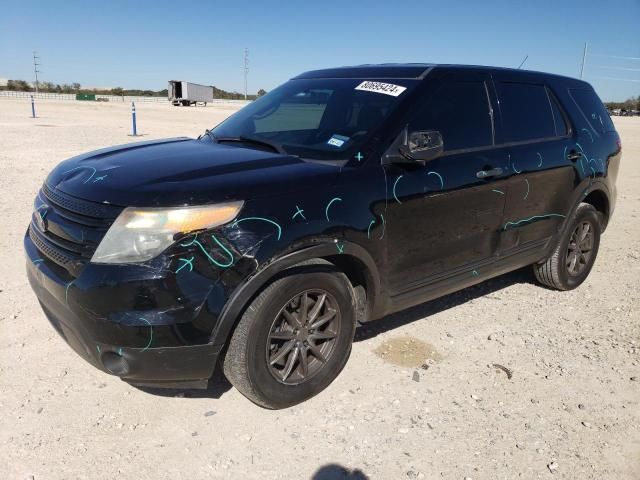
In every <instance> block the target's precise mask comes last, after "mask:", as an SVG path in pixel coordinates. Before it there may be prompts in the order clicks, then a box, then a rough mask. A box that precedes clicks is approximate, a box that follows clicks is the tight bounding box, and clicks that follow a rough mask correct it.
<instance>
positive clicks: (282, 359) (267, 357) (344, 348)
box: [223, 266, 356, 409]
mask: <svg viewBox="0 0 640 480" xmlns="http://www.w3.org/2000/svg"><path fill="white" fill-rule="evenodd" d="M294 272H295V273H291V274H290V275H288V276H286V277H284V278H280V279H279V280H276V281H275V282H273V283H272V284H271V285H269V286H268V287H267V288H265V289H264V290H263V291H262V292H261V293H260V294H259V295H258V296H257V297H256V298H255V299H254V300H253V301H252V302H251V303H250V305H249V306H248V307H247V309H246V310H245V312H244V314H243V315H242V317H241V319H240V321H239V322H238V325H237V326H236V328H235V330H234V332H233V334H232V336H231V339H230V341H229V345H228V349H227V352H226V355H225V357H224V360H223V370H224V374H225V376H226V377H227V379H228V380H229V381H230V382H231V383H232V384H233V386H235V387H236V388H237V389H238V390H239V391H240V392H241V393H242V394H243V395H244V396H245V397H247V398H248V399H249V400H251V401H252V402H254V403H256V404H257V405H260V406H262V407H265V408H269V409H280V408H286V407H290V406H293V405H296V404H298V403H300V402H303V401H305V400H307V399H309V398H311V397H313V396H314V395H316V394H318V393H319V392H321V391H322V390H324V389H325V388H326V387H327V386H328V385H329V384H330V383H331V382H332V381H333V380H334V379H335V378H336V377H337V376H338V374H339V373H340V372H341V371H342V369H343V368H344V366H345V364H346V363H347V360H348V358H349V354H350V353H351V344H352V342H353V335H354V333H355V326H356V314H355V300H354V294H353V289H352V286H351V283H350V282H349V280H348V279H347V277H346V276H345V275H344V274H342V273H340V272H336V271H333V270H330V269H328V268H327V267H324V266H322V267H318V266H310V267H307V268H305V269H303V270H300V269H296V270H294ZM305 295H306V298H307V300H306V302H307V303H306V304H307V308H306V311H307V312H309V315H308V317H309V318H308V319H307V323H306V325H302V324H301V323H300V315H301V312H302V311H303V310H304V309H303V307H302V302H303V301H304V297H305ZM323 295H324V300H322V301H321V299H322V297H323ZM318 302H320V303H318ZM318 305H320V306H319V307H318V308H319V311H318V312H315V313H316V314H315V317H313V314H314V307H316V306H318ZM296 308H297V309H296ZM333 310H335V315H333V314H332V313H331V312H332V311H333ZM327 319H328V320H327ZM322 322H323V323H322ZM303 323H304V322H303ZM321 323H322V324H321ZM324 337H326V338H324ZM329 337H331V338H329ZM287 349H288V350H287ZM287 352H288V353H287ZM292 357H293V360H292V359H291V358H292ZM303 357H304V358H303ZM321 359H324V360H325V361H324V362H322V361H321ZM303 360H305V361H303Z"/></svg>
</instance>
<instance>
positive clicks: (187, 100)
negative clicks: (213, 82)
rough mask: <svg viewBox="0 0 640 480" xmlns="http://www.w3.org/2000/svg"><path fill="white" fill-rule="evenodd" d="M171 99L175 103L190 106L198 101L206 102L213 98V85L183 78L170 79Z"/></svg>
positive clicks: (169, 91) (169, 90)
mask: <svg viewBox="0 0 640 480" xmlns="http://www.w3.org/2000/svg"><path fill="white" fill-rule="evenodd" d="M167 90H168V93H169V101H170V102H171V103H172V104H173V105H176V106H178V105H182V106H184V107H188V106H189V105H195V104H196V103H198V102H200V103H204V104H205V106H206V105H207V102H211V101H212V100H213V87H208V86H206V85H198V84H197V83H190V82H184V81H182V80H169V87H168V88H167Z"/></svg>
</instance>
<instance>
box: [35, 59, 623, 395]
mask: <svg viewBox="0 0 640 480" xmlns="http://www.w3.org/2000/svg"><path fill="white" fill-rule="evenodd" d="M620 152H621V145H620V139H619V136H618V134H617V133H616V131H615V129H614V126H613V124H612V122H611V120H610V118H609V115H608V114H607V111H606V110H605V108H604V106H603V104H602V102H601V101H600V100H599V98H598V96H597V95H596V93H595V92H594V90H593V88H592V87H591V86H590V85H589V84H587V83H585V82H582V81H579V80H574V79H570V78H565V77H560V76H556V75H549V74H543V73H536V72H528V71H521V70H509V69H500V68H491V67H476V66H459V65H428V64H405V65H366V66H358V67H345V68H336V69H328V70H319V71H312V72H307V73H304V74H302V75H300V76H298V77H296V78H294V79H292V80H290V81H289V82H287V83H285V84H284V85H282V86H281V87H279V88H277V89H275V90H273V91H272V92H270V93H269V94H267V95H265V96H263V97H262V98H260V99H258V100H256V101H255V102H253V103H251V104H250V105H248V106H247V107H245V108H243V109H242V110H240V111H239V112H237V113H236V114H234V115H233V116H231V117H230V118H228V119H227V120H225V121H224V122H222V123H221V124H220V125H218V126H217V127H215V128H214V129H213V130H207V131H206V132H205V133H204V134H202V136H200V137H199V138H197V139H189V138H176V139H168V140H160V141H148V142H142V143H134V144H129V145H123V146H119V147H113V148H106V149H103V150H98V151H96V152H91V153H88V154H85V155H80V156H77V157H74V158H71V159H69V160H66V161H64V162H62V163H61V164H60V165H59V166H57V167H56V168H55V169H54V170H53V172H51V174H50V175H49V176H48V178H47V179H46V181H45V183H44V185H43V186H42V189H41V191H40V193H39V194H38V196H37V199H36V201H35V208H34V213H33V218H32V220H31V224H30V226H29V229H28V232H27V234H26V236H25V239H24V246H25V249H26V253H27V257H28V264H27V270H28V277H29V280H30V283H31V286H32V287H33V289H34V291H35V292H36V295H37V297H38V299H39V301H40V303H41V305H42V308H43V310H44V312H45V313H46V315H47V317H48V318H49V320H50V321H51V323H52V324H53V326H54V327H55V328H56V330H57V331H58V332H59V333H60V335H61V336H62V337H63V338H64V339H65V340H66V341H67V342H68V343H69V345H70V346H71V347H72V348H73V349H74V350H75V351H76V352H77V353H78V354H80V355H81V356H82V357H83V358H85V359H86V360H87V361H88V362H90V363H91V364H93V365H94V366H96V367H97V368H99V369H101V370H104V371H106V372H108V373H111V374H113V375H117V376H119V377H120V378H122V379H123V380H125V381H127V382H129V383H131V384H134V385H145V386H150V385H152V386H172V387H175V386H178V385H181V386H184V387H197V386H205V385H206V383H207V381H208V379H209V378H210V377H211V375H212V373H213V372H214V368H215V366H216V363H217V361H218V360H220V363H221V365H222V368H223V370H224V373H225V375H226V376H227V378H228V379H229V380H230V381H231V382H232V383H233V385H235V386H236V387H237V388H238V389H239V390H240V391H241V392H242V393H243V394H244V395H246V396H247V397H248V398H249V399H251V400H252V401H254V402H255V403H257V404H259V405H262V406H264V407H268V408H283V407H287V406H290V405H293V404H296V403H298V402H301V401H303V400H305V399H308V398H309V397H311V396H313V395H315V394H316V393H318V392H320V391H321V390H322V389H323V388H325V387H326V386H327V385H328V384H329V383H330V382H331V381H332V380H333V379H334V378H335V377H336V376H337V375H338V373H339V372H340V370H341V369H342V368H343V367H344V365H345V363H346V361H347V358H348V357H349V353H350V350H351V343H352V339H353V335H354V330H355V328H356V325H357V324H358V323H362V322H368V321H370V320H373V319H376V318H380V317H382V316H384V315H386V314H389V313H390V312H394V311H397V310H400V309H404V308H407V307H409V306H412V305H415V304H418V303H421V302H425V301H427V300H430V299H433V298H435V297H438V296H441V295H444V294H447V293H449V292H453V291H455V290H459V289H461V288H465V287H468V286H469V285H473V284H476V283H479V282H482V281H483V280H486V279H488V278H491V277H494V276H496V275H500V274H502V273H505V272H508V271H510V270H514V269H517V268H520V267H523V266H525V265H533V271H534V273H535V275H536V277H537V279H538V280H539V281H540V282H541V283H542V284H544V285H546V286H549V287H553V288H557V289H561V290H568V289H572V288H575V287H577V286H578V285H580V284H581V283H582V282H583V281H584V280H585V278H586V277H587V275H588V274H589V271H590V270H591V267H592V266H593V263H594V261H595V258H596V254H597V252H598V244H599V241H600V234H601V232H602V231H603V230H604V229H605V227H606V225H607V222H608V221H609V218H610V216H611V213H612V211H613V209H614V204H615V198H616V187H615V180H616V176H617V173H618V167H619V163H620Z"/></svg>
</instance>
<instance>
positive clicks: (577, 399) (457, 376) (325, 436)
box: [0, 100, 640, 480]
mask: <svg viewBox="0 0 640 480" xmlns="http://www.w3.org/2000/svg"><path fill="white" fill-rule="evenodd" d="M137 107H138V130H139V131H140V132H141V133H143V134H144V136H143V137H142V139H152V138H159V137H165V136H179V135H188V136H196V135H197V134H198V133H200V132H202V131H203V130H204V128H205V127H210V126H213V125H214V124H216V123H217V122H218V121H219V120H221V119H222V118H224V117H225V116H226V115H228V114H229V113H231V112H232V111H233V108H232V107H228V108H227V109H225V108H220V107H211V106H209V107H207V108H202V107H201V108H194V107H192V108H175V107H170V106H168V105H151V104H139V105H137ZM38 114H39V118H37V119H31V118H29V116H30V107H29V104H28V103H27V102H16V101H8V100H0V165H1V166H2V170H1V171H2V175H1V176H0V187H1V188H0V209H1V215H0V231H2V232H3V235H2V236H1V237H0V246H1V249H2V252H3V253H2V262H1V264H0V409H1V411H2V414H1V415H0V472H1V473H0V477H1V478H7V479H28V478H35V479H36V480H38V479H73V478H86V479H114V478H117V479H130V478H131V479H133V478H136V479H159V478H171V479H182V478H184V479H200V478H267V479H270V478H282V479H291V478H304V479H309V478H314V479H316V480H322V479H325V480H326V479H334V478H351V479H362V478H371V479H378V478H383V479H404V478H408V479H417V478H424V479H434V478H446V479H460V480H462V479H463V478H465V477H469V478H472V479H473V480H477V479H513V478H526V479H529V478H565V479H578V478H579V479H605V478H606V479H618V480H621V479H638V478H640V366H639V365H638V363H639V362H640V218H639V217H640V119H639V118H616V120H615V122H616V125H617V127H618V129H619V131H620V133H621V135H622V139H623V142H622V143H623V163H622V167H621V171H620V176H619V178H618V185H619V196H618V206H617V210H616V212H615V215H614V218H613V220H612V222H611V224H610V227H609V229H608V230H607V232H606V234H605V236H604V237H603V242H602V244H601V249H600V254H599V258H598V261H597V262H596V265H595V268H594V270H593V272H592V273H591V276H590V277H589V279H588V280H587V282H586V283H585V284H584V285H583V286H582V287H581V288H579V289H578V290H575V291H573V292H565V293H560V292H555V291H551V290H546V289H544V288H540V287H537V286H535V285H533V284H532V282H533V280H532V276H531V275H530V273H529V271H528V270H527V271H519V272H515V273H513V274H510V275H507V276H504V277H501V278H498V279H495V280H492V281H489V282H485V283H483V284H481V285H479V286H476V287H473V288H469V289H466V290H464V291H462V292H459V293H456V294H453V295H449V296H447V297H445V298H443V299H440V300H437V301H434V302H430V303H428V304H425V305H422V306H420V307H417V308H414V309H411V310H409V311H405V312H402V313H401V314H398V315H394V316H392V317H389V318H387V319H385V320H383V321H381V322H380V323H377V324H376V325H375V326H372V327H367V328H366V329H364V330H362V331H360V332H359V333H358V335H357V341H356V343H355V346H354V349H353V353H352V355H351V359H350V361H349V363H348V365H347V367H346V369H345V370H344V372H343V373H342V374H341V375H340V377H339V378H338V380H337V381H336V382H335V383H334V384H333V385H331V386H330V387H329V388H328V389H327V390H326V391H325V392H323V393H322V394H320V395H319V396H317V397H315V398H314V399H312V400H311V401H308V402H306V403H305V404H303V405H300V406H298V407H295V408H291V409H288V410H284V411H275V412H274V411H267V410H263V409H260V408H258V407H256V406H254V405H253V404H251V403H250V402H249V401H247V400H245V398H244V397H242V396H241V395H240V394H239V393H238V392H237V391H235V390H234V389H233V388H231V387H230V386H229V384H227V383H226V382H224V380H222V379H217V380H216V381H215V382H213V386H212V387H211V388H210V389H209V390H208V391H204V392H196V391H194V392H186V393H179V392H175V391H169V392H167V393H165V394H164V395H158V394H154V393H148V392H143V391H141V390H138V389H136V388H133V387H130V386H128V385H127V384H125V383H123V382H121V381H119V380H118V379H116V378H114V377H111V376H108V375H106V374H103V373H101V372H99V371H98V370H95V369H94V368H93V367H91V366H89V365H88V364H87V363H85V362H84V361H82V360H81V359H80V358H79V357H78V356H77V355H76V354H75V353H73V352H72V351H71V349H69V347H67V346H66V345H65V343H64V342H63V341H62V340H61V339H60V338H59V337H58V335H57V334H56V333H55V332H54V330H53V329H52V328H51V327H50V326H49V324H48V323H47V321H46V319H45V317H44V315H43V314H42V312H41V311H40V308H39V306H38V303H37V301H36V298H35V296H34V295H33V294H32V292H31V290H30V289H29V287H28V285H27V281H26V278H25V274H24V256H23V253H22V236H23V234H24V230H25V228H26V226H27V224H28V222H29V219H30V214H31V208H32V200H33V198H34V196H35V194H36V192H37V190H38V188H39V186H40V185H41V183H42V181H43V179H44V177H45V175H46V174H47V172H48V171H49V170H50V169H51V168H52V167H53V166H54V165H55V164H56V163H57V162H59V161H60V160H62V159H64V158H66V157H69V156H71V155H75V154H78V153H80V152H83V151H87V150H92V149H95V148H98V147H102V146H106V145H112V144H118V143H126V142H130V141H132V140H134V139H133V138H132V137H128V136H127V134H128V133H130V114H129V110H128V105H126V104H119V105H118V104H94V103H86V104H83V103H79V102H78V103H76V102H73V103H71V102H70V103H53V102H52V103H46V102H42V103H41V104H39V105H38ZM392 362H395V363H392ZM423 364H424V365H425V367H428V368H425V367H420V366H417V367H414V365H423ZM494 364H497V365H498V366H497V367H496V366H494ZM501 367H502V368H501ZM507 373H509V376H510V377H511V378H508V375H507Z"/></svg>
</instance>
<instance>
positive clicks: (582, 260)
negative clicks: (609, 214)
mask: <svg viewBox="0 0 640 480" xmlns="http://www.w3.org/2000/svg"><path fill="white" fill-rule="evenodd" d="M593 240H594V235H593V225H591V222H588V221H582V222H580V223H579V224H578V225H577V226H576V228H575V230H574V231H573V233H572V234H571V238H570V239H569V246H568V248H567V259H566V265H567V271H568V272H569V275H571V276H574V277H575V276H577V275H580V274H581V273H582V272H583V271H584V270H585V268H587V267H588V266H589V262H590V261H591V255H592V252H593Z"/></svg>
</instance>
